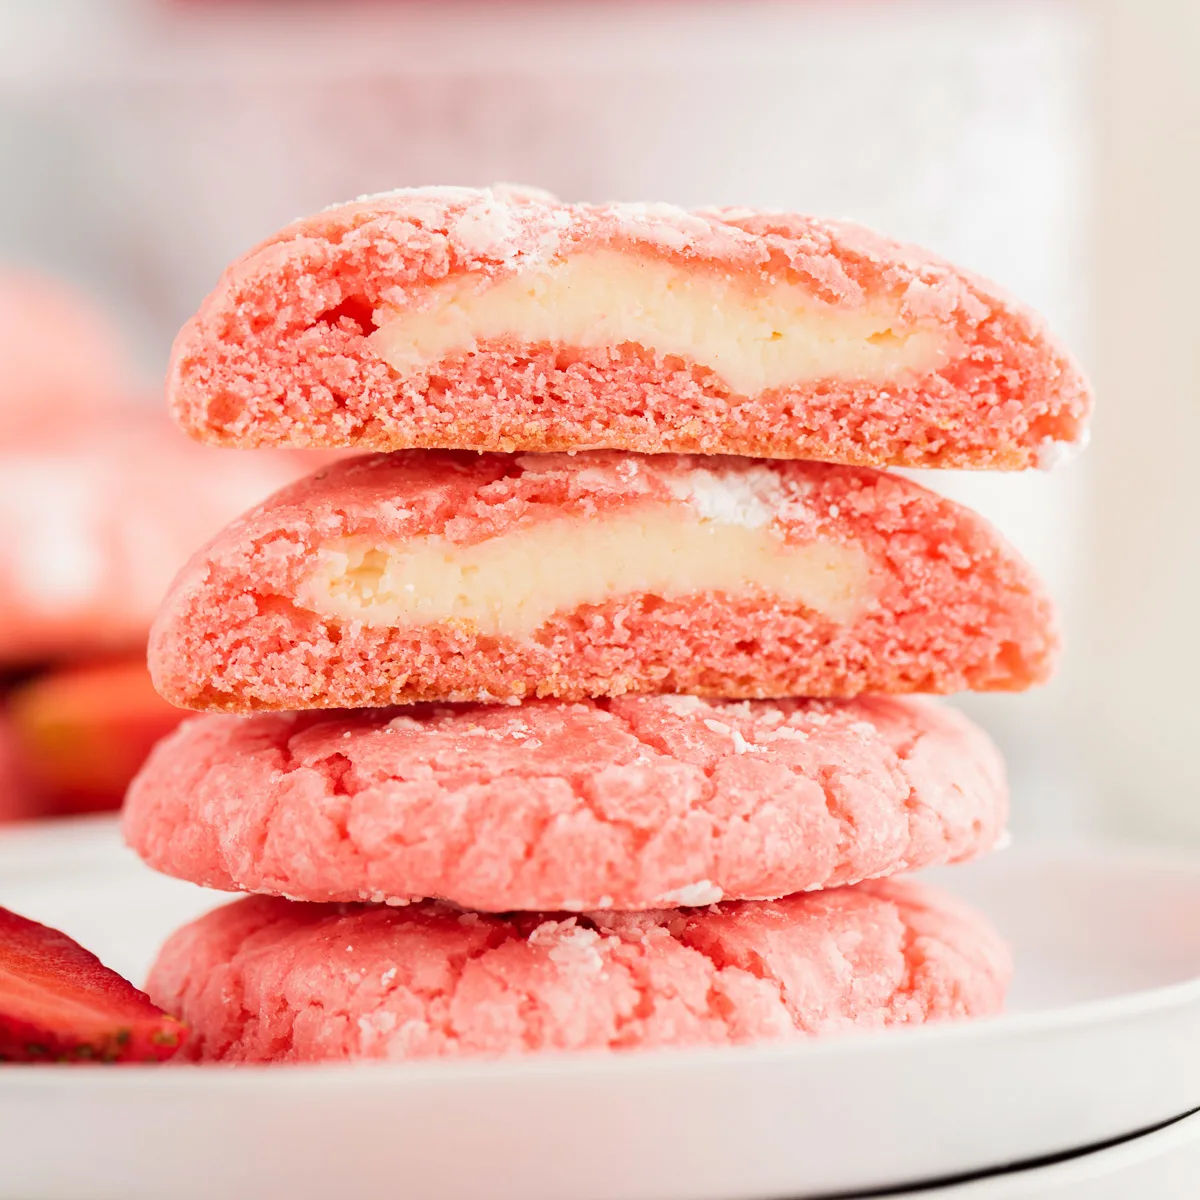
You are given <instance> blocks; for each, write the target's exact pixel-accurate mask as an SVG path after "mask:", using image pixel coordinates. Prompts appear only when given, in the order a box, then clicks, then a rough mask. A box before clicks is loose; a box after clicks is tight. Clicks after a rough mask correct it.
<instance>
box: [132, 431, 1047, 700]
mask: <svg viewBox="0 0 1200 1200" xmlns="http://www.w3.org/2000/svg"><path fill="white" fill-rule="evenodd" d="M1057 643H1058V638H1057V632H1056V628H1055V622H1054V619H1053V613H1052V609H1051V605H1050V601H1049V599H1048V598H1047V596H1046V593H1045V591H1044V589H1043V588H1042V586H1041V584H1040V583H1039V582H1038V580H1037V579H1036V577H1035V576H1034V574H1033V572H1032V571H1031V570H1030V568H1029V567H1028V566H1027V565H1026V564H1025V563H1024V562H1023V561H1022V560H1021V559H1020V558H1019V557H1018V556H1017V554H1016V553H1015V551H1013V550H1012V549H1011V547H1009V546H1008V545H1007V544H1006V543H1005V542H1004V541H1003V539H1001V538H1000V536H999V535H998V534H997V533H996V531H995V530H993V529H992V528H991V527H990V526H989V525H988V524H987V523H986V522H984V521H983V520H982V519H981V518H979V517H978V516H976V515H975V514H974V513H971V512H970V511H969V510H967V509H965V508H962V507H960V506H958V505H956V504H954V503H952V502H951V501H949V500H946V499H944V498H942V497H940V496H937V495H936V494H934V493H932V492H928V491H926V490H925V489H924V488H922V487H920V486H918V485H917V484H915V483H912V482H910V481H908V480H906V479H902V478H898V477H894V476H890V475H885V474H882V473H880V472H878V471H872V470H869V469H864V468H856V467H838V466H831V465H829V464H824V463H805V462H764V461H756V460H753V459H732V458H722V457H707V458H699V457H679V456H673V455H666V456H641V455H629V454H619V453H614V452H604V451H601V452H593V453H590V454H579V455H575V456H567V455H520V456H512V455H482V456H481V455H476V454H472V453H469V452H468V453H453V452H448V451H408V452H402V453H398V454H394V455H389V456H384V455H380V456H375V457H366V458H356V459H353V460H349V461H345V462H342V463H340V464H337V465H335V466H334V467H333V468H331V469H329V470H327V471H323V472H320V473H318V474H316V475H314V476H312V477H311V478H309V479H307V480H305V481H303V482H301V483H299V484H297V485H295V486H294V487H292V488H290V489H288V490H286V491H284V492H282V493H281V494H279V495H278V496H275V497H273V498H272V499H271V500H270V501H268V502H267V503H266V504H264V505H263V506H261V507H260V508H259V509H257V510H256V511H254V512H252V513H249V514H248V515H247V516H246V517H245V518H244V519H242V520H240V521H238V522H236V523H235V524H234V525H232V526H231V527H230V528H229V529H227V530H226V531H225V532H224V533H222V534H221V535H220V536H219V537H217V538H216V539H215V540H214V541H213V543H212V544H211V545H210V546H208V547H207V548H206V549H205V550H203V551H201V552H200V553H199V554H198V555H197V556H196V557H195V558H194V559H193V560H192V562H191V564H190V565H189V566H188V567H187V569H186V570H185V571H184V572H183V573H182V574H181V575H180V576H179V578H178V579H177V580H176V583H175V586H174V588H173V589H172V591H171V593H170V595H169V596H168V597H167V599H166V601H165V603H164V605H163V608H162V611H161V613H160V615H159V617H158V620H157V622H156V623H155V627H154V631H153V633H152V635H151V644H150V666H151V672H152V674H153V676H154V680H155V684H156V686H157V687H158V688H159V689H160V691H161V692H162V693H163V695H164V696H166V697H167V699H169V700H170V701H172V703H175V704H179V705H183V706H186V707H189V708H200V709H221V710H226V711H231V712H249V711H254V710H262V709H296V708H313V707H331V708H332V707H340V708H353V707H359V706H365V705H387V704H402V703H410V702H413V701H422V700H430V701H437V702H443V701H447V700H450V701H472V702H474V701H478V702H484V703H487V702H494V701H497V700H512V699H519V698H524V697H529V696H555V697H559V698H563V699H578V698H582V697H587V696H605V695H608V696H615V695H621V694H622V693H625V692H690V693H695V694H699V695H713V696H722V697H734V698H740V697H762V696H788V695H803V696H851V695H856V694H858V693H860V692H892V693H898V692H913V691H924V692H953V691H957V690H960V689H964V688H971V689H974V690H976V691H986V690H1016V689H1020V688H1025V687H1028V686H1029V685H1030V684H1033V683H1038V682H1041V681H1042V680H1044V679H1045V678H1046V677H1047V676H1048V675H1049V674H1050V672H1051V669H1052V666H1053V661H1054V657H1055V651H1056V649H1057Z"/></svg>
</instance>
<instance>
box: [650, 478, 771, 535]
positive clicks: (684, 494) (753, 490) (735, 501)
mask: <svg viewBox="0 0 1200 1200" xmlns="http://www.w3.org/2000/svg"><path fill="white" fill-rule="evenodd" d="M664 482H665V483H666V485H667V487H668V488H670V490H671V492H672V494H673V495H675V496H676V497H677V498H678V499H680V500H686V501H687V502H688V503H689V504H690V505H691V506H692V507H693V508H694V509H695V510H696V511H697V512H698V513H699V514H700V516H701V517H703V518H704V519H705V520H706V521H716V522H717V523H718V524H720V525H742V526H744V527H745V528H747V529H758V528H761V527H762V526H763V525H767V524H769V523H770V521H771V519H772V517H773V516H774V512H775V509H776V508H777V507H778V505H779V504H780V503H781V501H782V497H783V488H782V485H781V484H780V479H779V475H778V474H777V473H776V472H775V471H772V470H771V469H770V468H769V467H763V466H754V467H744V468H741V469H730V468H726V469H724V470H710V469H709V468H707V467H697V468H695V469H693V470H691V471H687V472H686V473H684V474H668V475H665V476H664Z"/></svg>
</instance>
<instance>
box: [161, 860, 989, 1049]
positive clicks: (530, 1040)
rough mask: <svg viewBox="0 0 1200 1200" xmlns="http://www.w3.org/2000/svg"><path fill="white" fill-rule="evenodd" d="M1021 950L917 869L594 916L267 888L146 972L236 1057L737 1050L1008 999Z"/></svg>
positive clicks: (169, 1006) (194, 1035)
mask: <svg viewBox="0 0 1200 1200" xmlns="http://www.w3.org/2000/svg"><path fill="white" fill-rule="evenodd" d="M1010 974H1011V965H1010V960H1009V954H1008V950H1007V948H1006V947H1005V945H1004V943H1003V942H1002V941H1001V940H1000V938H999V937H998V936H997V934H996V933H995V931H994V930H993V929H992V928H991V927H990V926H989V925H988V923H987V922H986V921H985V920H984V919H983V918H982V917H980V916H979V915H978V914H976V913H974V912H972V911H970V910H969V909H966V908H964V907H962V906H961V905H960V904H959V903H958V902H957V901H955V900H953V899H952V898H951V897H948V896H946V895H944V894H942V893H940V892H937V891H935V890H933V889H930V888H928V887H926V886H923V885H920V884H917V883H914V882H911V881H896V880H888V881H885V882H876V883H864V884H860V885H859V886H858V887H854V888H839V889H836V890H834V891H829V892H817V893H812V894H810V895H802V896H790V897H788V898H787V899H784V900H775V901H765V902H760V903H757V904H741V903H729V904H723V905H720V906H714V907H713V908H709V909H693V910H679V909H668V910H660V911H657V912H648V913H609V914H589V915H586V916H563V915H562V914H558V915H555V914H544V913H522V914H516V915H512V916H506V917H495V916H483V915H481V914H479V913H470V912H461V911H459V910H456V909H452V908H450V907H449V906H446V905H441V904H422V905H419V906H415V907H413V908H409V909H399V910H398V909H391V908H382V907H379V906H365V907H364V906H359V905H348V906H339V905H314V904H294V903H292V902H291V901H288V900H280V899H275V898H270V897H265V896H254V897H251V898H249V899H245V900H242V901H239V902H238V903H236V904H230V905H226V906H225V907H223V908H218V909H217V910H216V911H215V912H211V913H209V914H207V915H206V916H204V917H201V918H200V920H198V921H195V922H193V923H192V924H190V925H187V926H185V927H184V928H183V929H180V930H179V931H178V932H176V933H175V934H174V935H173V936H172V937H171V938H170V939H169V940H168V942H167V944H166V945H165V946H164V947H163V950H162V952H161V954H160V955H159V959H158V962H157V963H156V964H155V966H154V968H153V969H152V971H151V973H150V980H149V982H148V984H147V990H148V991H149V994H150V996H151V997H152V999H153V1000H154V1001H155V1003H157V1004H159V1005H161V1006H162V1007H164V1008H165V1009H166V1010H167V1011H168V1012H171V1013H173V1014H175V1015H176V1016H179V1017H181V1018H182V1019H183V1020H184V1021H186V1022H187V1023H188V1025H190V1026H191V1033H190V1035H189V1038H188V1041H187V1043H186V1044H185V1047H184V1054H185V1055H190V1056H191V1057H192V1058H193V1059H200V1060H206V1061H226V1062H260V1063H261V1062H312V1061H317V1060H328V1059H359V1058H388V1059H416V1058H429V1057H438V1056H444V1057H453V1056H465V1055H485V1056H497V1055H507V1054H524V1053H530V1052H536V1051H547V1050H630V1049H636V1048H640V1047H647V1048H649V1047H656V1046H696V1045H729V1044H736V1043H745V1042H755V1041H769V1040H781V1039H794V1038H799V1037H806V1036H814V1035H817V1036H820V1035H827V1034H836V1033H841V1032H844V1031H848V1030H851V1029H872V1028H878V1027H880V1026H886V1025H916V1024H921V1023H923V1022H926V1021H935V1020H941V1019H945V1018H955V1017H973V1016H983V1015H987V1014H990V1013H994V1012H996V1011H998V1010H999V1009H1000V1007H1001V1005H1002V1003H1003V998H1004V992H1005V989H1006V987H1007V984H1008V980H1009V976H1010Z"/></svg>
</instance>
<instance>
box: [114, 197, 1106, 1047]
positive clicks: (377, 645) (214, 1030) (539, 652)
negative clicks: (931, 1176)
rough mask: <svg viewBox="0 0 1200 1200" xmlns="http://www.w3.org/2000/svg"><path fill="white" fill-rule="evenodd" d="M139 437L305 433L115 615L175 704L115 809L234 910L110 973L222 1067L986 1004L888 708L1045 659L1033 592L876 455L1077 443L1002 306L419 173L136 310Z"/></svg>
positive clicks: (854, 1019) (947, 855)
mask: <svg viewBox="0 0 1200 1200" xmlns="http://www.w3.org/2000/svg"><path fill="white" fill-rule="evenodd" d="M169 387H170V393H171V401H172V405H173V409H174V413H175V416H176V418H177V420H179V422H180V423H181V424H182V425H183V426H184V428H185V429H187V430H188V432H190V433H192V434H193V435H194V436H196V437H199V438H202V439H203V440H205V441H209V442H213V443H216V444H219V445H226V446H265V445H272V446H307V447H312V446H345V447H357V448H359V449H362V450H370V451H382V452H383V453H376V454H371V455H367V456H364V457H357V458H349V459H346V460H344V461H341V462H339V463H337V464H336V465H334V466H332V467H330V468H327V469H325V470H323V471H321V472H318V473H316V474H314V475H312V476H310V477H309V478H308V479H306V480H304V481H302V482H300V483H298V484H295V485H293V486H292V487H290V488H288V489H285V490H284V491H282V492H280V493H278V494H277V495H276V496H274V497H273V498H272V499H271V500H269V501H267V502H266V503H265V504H263V505H261V506H259V507H258V508H256V509H254V510H253V511H251V512H250V513H248V514H246V515H245V516H244V517H242V518H241V519H239V520H238V521H236V522H234V523H233V524H232V525H231V526H229V527H228V528H227V529H226V530H225V531H224V532H223V533H222V534H221V535H219V536H218V537H217V538H216V539H214V541H213V542H211V543H210V544H209V545H208V546H207V547H205V548H204V549H203V550H202V551H200V553H199V554H198V555H197V556H196V557H195V558H194V559H193V561H192V563H191V564H190V565H189V566H188V567H187V568H186V569H185V570H184V571H183V572H182V573H181V575H180V576H179V577H178V579H177V580H176V582H175V584H174V586H173V588H172V591H171V592H170V594H169V596H168V597H167V600H166V602H165V604H164V606H163V609H162V611H161V613H160V616H159V619H158V622H157V624H156V627H155V630H154V632H153V634H152V637H151V645H150V662H151V669H152V672H153V674H154V678H155V681H156V684H157V686H158V687H159V689H160V691H162V693H163V694H164V695H165V696H166V697H167V698H169V699H171V700H173V701H174V702H175V703H177V704H179V705H181V706H185V707H189V708H196V709H204V710H209V711H210V715H207V716H204V717H200V718H198V719H196V720H193V721H190V722H187V723H185V724H184V725H183V726H182V727H181V728H180V729H179V730H178V731H177V732H176V733H175V734H174V735H172V736H171V737H170V738H168V739H167V740H166V741H164V742H163V743H161V744H160V746H159V747H158V748H157V750H156V751H155V752H154V754H153V756H152V757H151V759H150V761H149V763H148V764H147V766H146V768H145V769H144V771H143V773H142V775H141V776H140V778H139V779H138V780H137V781H136V782H135V784H134V786H133V788H132V789H131V792H130V795H129V798H128V802H127V808H126V830H127V834H128V837H129V840H130V842H131V843H132V845H133V846H134V847H135V848H136V849H137V850H138V852H139V853H141V854H142V856H143V857H144V858H145V859H146V860H147V861H148V862H149V863H150V864H151V865H152V866H154V867H156V868H158V869H159V870H162V871H165V872H167V873H169V874H174V875H179V876H182V877H183V878H187V879H191V880H194V881H196V882H199V883H202V884H205V885H207V886H211V887H215V888H223V889H227V890H242V891H247V892H254V893H258V894H257V895H255V896H254V897H252V898H250V899H246V900H242V901H240V902H238V903H236V904H233V905H229V906H226V907H224V908H221V909H218V910H217V911H216V912H214V913H212V914H210V915H209V916H207V917H205V918H203V919H201V920H200V921H198V922H196V923H194V924H193V925H191V926H188V927H186V928H185V929H183V930H181V931H179V932H178V933H177V934H176V935H175V936H174V937H173V938H172V939H171V941H170V942H169V943H168V944H167V946H166V947H165V948H164V950H163V952H162V955H161V956H160V959H159V962H158V964H157V965H156V967H155V969H154V971H153V973H152V976H151V980H150V984H149V987H150V991H151V994H152V995H153V996H154V998H155V999H156V1000H157V1001H158V1002H160V1003H161V1004H163V1005H164V1006H165V1007H166V1008H168V1009H169V1010H170V1011H172V1012H175V1013H178V1014H179V1015H181V1016H183V1017H184V1018H185V1019H186V1020H188V1021H190V1022H191V1023H192V1025H193V1026H194V1028H195V1030H196V1034H195V1037H194V1038H193V1040H192V1042H191V1045H192V1047H193V1053H195V1054H197V1055H199V1056H200V1057H203V1058H208V1059H228V1060H243V1061H272V1060H303V1059H321V1058H347V1057H392V1058H411V1057H421V1056H430V1055H456V1054H470V1053H483V1054H496V1053H506V1052H514V1051H531V1050H540V1049H585V1048H586V1049H596V1048H613V1049H617V1048H621V1049H624V1048H629V1047H636V1046H649V1045H686V1044H722V1043H733V1042H744V1041H751V1040H757V1039H766V1038H776V1039H778V1038H787V1037H797V1036H805V1035H810V1034H821V1033H826V1032H834V1031H837V1030H840V1029H844V1028H847V1027H870V1026H878V1025H886V1024H901V1023H914V1022H920V1021H924V1020H929V1019H936V1018H941V1017H952V1016H967V1015H973V1014H980V1013H988V1012H992V1011H995V1010H996V1009H997V1008H998V1007H999V1005H1000V1003H1001V1001H1002V998H1003V993H1004V989H1005V986H1006V983H1007V978H1008V971H1009V964H1008V960H1007V955H1006V951H1005V949H1004V947H1003V945H1002V944H1001V943H1000V941H999V940H998V938H997V937H996V935H995V934H994V933H993V932H992V931H991V930H990V929H989V927H988V926H987V924H986V922H984V921H983V920H982V919H981V918H980V917H978V916H977V915H975V914H973V913H971V912H969V911H966V910H964V909H963V908H962V907H961V906H960V905H958V904H957V903H956V902H955V901H953V900H952V899H950V898H949V897H946V896H944V895H942V894H941V893H939V892H936V891H934V890H932V889H930V888H928V887H926V886H924V885H922V884H918V883H915V882H912V881H907V880H905V881H900V880H895V879H892V878H891V877H892V876H894V875H896V874H898V873H901V872H906V871H909V870H913V869H917V868H920V867H924V866H929V865H932V864H937V863H945V862H954V861H959V860H963V859H967V858H970V857H972V856H975V855H978V854H981V853H984V852H986V851H988V850H990V849H991V848H993V847H994V846H995V845H996V843H997V841H998V840H999V839H1000V838H1001V836H1002V834H1003V830H1004V824H1005V818H1006V809H1007V795H1006V790H1005V784H1004V777H1003V767H1002V764H1001V762H1000V760H999V757H998V755H997V753H996V751H995V749H994V748H993V747H992V746H991V744H990V743H989V742H988V740H987V738H986V737H985V736H984V735H983V734H982V733H981V732H980V731H979V730H977V729H975V728H974V727H973V726H971V725H970V724H969V723H968V722H967V721H966V720H965V719H964V718H963V717H962V716H960V715H959V714H957V713H956V712H955V711H953V710H952V709H949V708H947V707H944V706H941V705H936V704H933V703H931V702H929V701H922V700H914V699H911V698H907V697H906V696H904V694H906V693H914V692H933V693H946V692H953V691H958V690H962V689H968V688H969V689H975V690H1019V689H1022V688H1025V687H1028V686H1030V685H1031V684H1035V683H1038V682H1040V681H1042V680H1044V679H1045V678H1046V677H1047V676H1048V674H1049V673H1050V671H1051V669H1052V665H1053V660H1054V656H1055V652H1056V647H1057V636H1056V632H1055V627H1054V617H1053V612H1052V608H1051V605H1050V602H1049V600H1048V598H1047V596H1046V594H1045V592H1044V590H1043V588H1042V587H1041V585H1040V583H1039V582H1038V580H1037V579H1036V577H1035V576H1034V574H1033V573H1032V571H1031V570H1030V568H1029V567H1028V566H1027V565H1026V564H1025V563H1023V562H1022V561H1021V559H1020V558H1019V557H1018V556H1017V555H1016V553H1015V552H1014V551H1013V550H1012V549H1011V548H1010V547H1009V546H1007V545H1006V544H1005V543H1004V542H1003V540H1002V539H1001V538H1000V537H999V536H998V535H997V534H996V532H995V531H994V530H992V529H991V528H990V527H989V526H988V525H987V524H986V523H985V522H984V521H982V520H981V519H980V518H979V517H977V516H976V515H974V514H973V513H971V512H969V511H968V510H966V509H964V508H962V507H960V506H958V505H955V504H953V503H951V502H950V501H948V500H945V499H943V498H941V497H940V496H938V495H935V494H933V493H931V492H929V491H926V490H925V489H924V488H922V487H920V486H918V485H917V484H915V483H913V482H911V481H909V480H908V479H906V478H903V477H900V476H895V475H890V474H887V473H885V472H883V471H880V470H878V469H876V468H877V467H886V466H969V467H982V468H1020V467H1025V466H1030V465H1034V464H1039V465H1046V464H1048V463H1050V462H1052V461H1054V460H1055V459H1056V458H1057V457H1059V455H1060V454H1061V453H1062V452H1063V451H1064V450H1066V449H1068V448H1069V447H1070V446H1071V445H1072V444H1074V443H1075V442H1077V441H1078V440H1080V438H1081V436H1082V433H1083V428H1084V423H1085V420H1086V417H1087V413H1088V407H1089V398H1088V393H1087V388H1086V385H1085V383H1084V381H1083V380H1082V378H1081V376H1080V375H1079V373H1078V371H1077V370H1076V368H1075V367H1074V366H1073V364H1072V363H1071V362H1070V360H1069V359H1068V358H1067V357H1066V356H1065V355H1064V354H1063V353H1062V352H1061V351H1060V350H1059V349H1058V348H1057V347H1056V345H1055V344H1054V343H1053V342H1052V341H1051V340H1050V339H1049V337H1048V335H1047V334H1046V333H1045V331H1044V329H1043V328H1042V326H1041V324H1040V322H1039V321H1038V320H1037V319H1036V318H1035V317H1034V316H1033V315H1032V314H1030V313H1029V312H1028V311H1026V310H1024V309H1022V308H1020V307H1019V306H1017V305H1015V304H1014V303H1013V302H1012V301H1010V300H1008V299H1006V298H1005V297H1004V296H1003V295H1001V294H999V293H998V292H997V291H996V290H995V289H994V288H992V287H991V285H989V284H987V283H985V282H984V281H982V280H979V279H977V278H975V277H973V276H970V275H968V274H966V273H964V272H962V271H959V270H957V269H955V268H953V267H951V266H950V265H948V264H946V263H944V262H942V261H941V260H939V259H936V258H934V257H933V256H931V255H928V254H926V253H924V252H922V251H918V250H916V249H913V248H911V247H907V246H901V245H897V244H895V243H893V242H889V241H887V240H885V239H883V238H880V237H878V236H877V235H875V234H872V233H869V232H867V231H865V230H862V229H859V228H856V227H853V226H848V225H843V224H837V223H832V222H822V221H816V220H813V219H810V218H806V217H799V216H793V215H785V214H778V213H769V214H768V213H755V212H751V211H748V210H712V211H700V212H691V213H688V212H684V211H682V210H678V209H675V208H672V207H669V206H664V205H609V206H596V207H593V206H571V205H564V204H561V203H559V202H557V201H555V200H553V199H552V198H551V197H549V196H546V195H545V194H543V193H539V192H533V191H519V190H516V189H504V190H499V189H497V190H491V191H475V190H470V189H418V190H409V191H401V192H396V193H391V194H388V195H385V196H380V197H375V198H368V199H364V200H361V201H358V202H356V203H354V204H349V205H344V206H341V207H338V208H334V209H330V210H327V211H326V212H323V213H321V214H319V215H317V216H315V217H311V218H308V219H305V220H302V221H299V222H297V223H295V224H294V225H292V226H289V227H288V228H287V229H285V230H283V231H282V232H281V233H280V234H278V235H276V236H275V237H274V238H272V239H270V240H269V241H268V242H266V243H264V244H263V245H262V246H260V247H258V248H257V249H256V250H254V251H252V252H251V253H250V254H248V255H247V256H245V257H244V258H243V259H241V260H239V261H238V262H237V263H235V264H234V265H233V266H232V267H231V268H230V269H229V270H228V271H227V272H226V274H225V276H224V278H223V279H222V281H221V283H220V284H219V285H218V287H217V290H216V291H215V292H214V293H213V294H212V296H210V297H209V298H208V300H206V301H205V303H204V305H203V306H202V307H201V310H200V312H199V313H198V314H197V316H196V317H195V318H193V320H192V321H191V322H189V324H188V325H187V327H186V328H185V329H184V330H183V332H182V333H181V335H180V337H179V340H178V341H177V344H176V350H175V356H174V362H173V366H172V372H171V377H170V385H169Z"/></svg>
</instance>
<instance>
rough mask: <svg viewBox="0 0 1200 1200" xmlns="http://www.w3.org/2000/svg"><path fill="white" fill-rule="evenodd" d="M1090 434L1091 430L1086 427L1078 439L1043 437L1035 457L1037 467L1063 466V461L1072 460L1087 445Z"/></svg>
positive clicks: (1052, 468)
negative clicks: (1067, 440) (1061, 439)
mask: <svg viewBox="0 0 1200 1200" xmlns="http://www.w3.org/2000/svg"><path fill="white" fill-rule="evenodd" d="M1089 436H1090V430H1088V429H1087V428H1086V427H1085V428H1084V430H1083V433H1082V435H1081V436H1080V438H1079V439H1078V441H1074V442H1061V441H1057V440H1056V439H1055V438H1043V439H1042V441H1041V443H1040V445H1039V446H1038V448H1037V453H1036V456H1035V459H1034V462H1035V465H1036V466H1037V469H1038V470H1039V471H1053V470H1054V468H1055V467H1061V466H1062V465H1063V463H1068V462H1070V461H1071V460H1072V459H1073V458H1074V457H1075V456H1076V455H1077V454H1079V453H1080V451H1082V450H1083V449H1084V448H1085V447H1086V446H1087V444H1088V439H1089Z"/></svg>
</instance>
